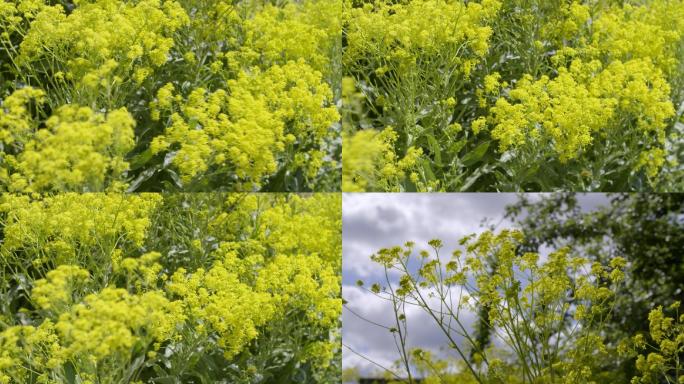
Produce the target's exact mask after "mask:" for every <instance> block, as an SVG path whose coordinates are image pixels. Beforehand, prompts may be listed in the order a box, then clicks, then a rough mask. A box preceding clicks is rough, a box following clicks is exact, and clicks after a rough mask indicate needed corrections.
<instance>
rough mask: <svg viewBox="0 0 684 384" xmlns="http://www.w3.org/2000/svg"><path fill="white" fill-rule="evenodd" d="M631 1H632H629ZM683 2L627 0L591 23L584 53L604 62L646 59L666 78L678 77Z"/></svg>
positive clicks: (671, 0) (679, 75)
mask: <svg viewBox="0 0 684 384" xmlns="http://www.w3.org/2000/svg"><path fill="white" fill-rule="evenodd" d="M632 3H634V4H632ZM683 37H684V4H682V2H681V1H679V0H651V1H648V2H644V3H641V4H639V3H637V2H630V3H628V4H625V6H623V7H611V8H609V9H607V10H606V11H605V12H602V13H600V14H599V16H598V17H597V18H596V20H594V21H593V22H592V34H591V38H590V41H589V45H588V47H587V48H586V51H587V54H588V55H591V56H593V57H599V58H601V57H602V58H604V60H607V61H613V60H621V61H625V60H629V59H638V58H639V59H648V60H651V61H652V62H653V63H654V64H655V65H656V66H657V67H658V68H659V69H660V70H662V71H663V72H664V73H665V74H667V75H668V78H669V79H672V78H673V77H679V78H681V76H682V74H681V73H682V67H681V66H682V63H681V56H680V55H681V49H682V48H681V46H682V39H683Z"/></svg>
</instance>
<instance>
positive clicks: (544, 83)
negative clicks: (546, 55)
mask: <svg viewBox="0 0 684 384" xmlns="http://www.w3.org/2000/svg"><path fill="white" fill-rule="evenodd" d="M558 71H559V73H558V76H557V77H555V78H553V79H550V78H549V77H547V76H542V77H541V78H540V79H538V80H534V79H532V78H531V77H530V76H525V77H524V78H522V79H521V80H520V81H519V82H518V83H517V84H516V87H515V88H514V89H512V90H511V91H510V92H509V94H508V97H507V98H500V99H498V100H497V102H496V104H495V106H494V107H492V108H491V110H490V112H491V114H492V115H491V122H492V124H493V128H492V130H491V134H492V137H493V138H494V139H496V140H497V141H498V142H499V150H500V151H502V152H503V151H506V150H508V149H510V148H516V147H520V146H524V145H532V146H535V147H538V148H549V149H550V150H553V151H554V152H555V153H557V155H558V157H559V159H560V161H561V162H567V161H568V160H571V159H575V158H578V157H580V156H581V154H582V152H583V150H585V149H586V148H587V147H589V146H590V145H592V143H594V142H595V141H597V140H598V141H601V140H603V139H605V138H607V137H612V138H613V139H615V137H614V135H619V136H620V137H621V138H620V140H622V141H623V142H627V143H630V142H631V144H635V143H636V144H638V146H639V147H640V148H641V150H642V151H644V152H647V151H649V150H652V149H657V148H662V146H663V145H664V142H665V132H666V131H665V129H666V127H667V121H668V119H670V118H671V117H672V116H673V115H674V113H675V111H674V106H673V105H672V101H671V100H670V86H669V84H668V83H667V81H666V80H665V79H664V77H663V74H662V72H661V71H660V70H659V69H657V68H656V67H655V66H654V65H653V64H651V62H650V61H648V60H642V59H634V60H629V61H627V62H625V63H623V62H621V61H613V62H612V63H610V64H608V65H606V66H603V65H602V64H601V63H600V62H598V61H591V62H583V61H581V60H579V59H576V60H574V61H573V62H572V63H571V64H570V66H569V68H565V67H561V68H559V69H558ZM630 124H634V125H635V126H634V129H633V130H632V131H631V132H624V131H622V129H623V128H624V126H625V125H630ZM649 153H657V152H649ZM644 165H645V166H647V167H648V169H647V173H648V174H649V175H650V176H651V177H653V176H655V175H656V174H657V173H658V171H659V168H660V165H662V162H660V164H658V163H657V162H652V163H648V164H633V168H635V170H636V169H638V168H640V167H642V166H644Z"/></svg>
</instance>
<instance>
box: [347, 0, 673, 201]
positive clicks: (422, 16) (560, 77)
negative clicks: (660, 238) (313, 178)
mask: <svg viewBox="0 0 684 384" xmlns="http://www.w3.org/2000/svg"><path fill="white" fill-rule="evenodd" d="M344 15H345V26H344V32H345V37H346V40H345V41H346V45H345V47H344V53H343V59H342V62H343V65H344V76H345V79H344V81H343V91H342V92H343V94H342V100H343V111H342V112H343V126H344V129H343V131H344V134H343V140H344V152H345V154H346V155H345V156H344V172H343V185H344V187H343V189H344V190H349V191H354V190H368V191H461V190H493V191H498V190H537V191H548V190H556V189H564V190H578V191H587V190H602V191H625V190H674V191H678V190H681V189H682V185H684V184H683V183H684V171H683V169H682V166H681V165H680V163H681V162H682V146H681V142H682V139H681V130H682V127H684V126H683V125H682V122H681V118H682V113H683V112H684V108H682V102H684V94H683V90H684V23H682V21H681V20H682V19H683V18H682V17H683V16H684V3H682V1H681V0H648V1H619V2H618V1H598V2H597V1H583V0H572V1H565V0H563V1H556V0H553V1H548V0H544V1H539V0H532V1H528V0H481V1H468V2H461V1H451V0H410V1H401V2H396V1H373V2H361V1H353V0H349V1H345V10H344ZM371 132H372V133H371ZM379 132H386V133H384V134H382V135H380V134H379ZM388 136H392V137H394V139H393V140H391V142H388V141H387V139H386V137H388ZM386 152H389V153H390V155H389V156H390V158H388V155H383V153H386Z"/></svg>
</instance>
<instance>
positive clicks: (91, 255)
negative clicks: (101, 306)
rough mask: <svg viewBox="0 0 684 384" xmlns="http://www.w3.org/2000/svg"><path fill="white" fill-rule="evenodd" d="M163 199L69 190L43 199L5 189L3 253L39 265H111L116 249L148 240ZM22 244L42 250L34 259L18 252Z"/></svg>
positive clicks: (9, 259) (27, 248) (34, 252)
mask: <svg viewBox="0 0 684 384" xmlns="http://www.w3.org/2000/svg"><path fill="white" fill-rule="evenodd" d="M160 201H161V197H160V196H159V195H152V194H140V195H130V196H124V195H114V194H111V195H105V194H82V195H80V194H74V193H66V194H60V195H56V196H54V197H46V198H44V199H42V200H31V199H30V198H29V197H28V196H15V195H4V196H2V198H1V199H0V202H1V204H0V212H2V213H3V214H4V215H6V218H5V220H4V227H3V232H4V241H3V243H2V245H1V246H0V255H1V256H2V257H3V260H4V261H5V262H16V263H19V264H25V263H29V264H32V265H33V266H35V267H38V266H40V265H43V264H46V265H49V264H51V263H55V264H57V265H61V264H80V265H87V264H89V263H92V262H96V263H98V264H101V265H99V267H101V268H106V267H107V266H108V265H110V264H111V263H112V260H111V256H110V253H111V252H113V250H114V249H116V248H122V249H126V248H129V247H140V246H142V244H143V242H144V240H145V237H146V233H147V229H148V228H149V226H150V224H151V222H150V215H151V213H152V212H153V211H154V210H155V209H156V207H157V205H158V204H159V202H160ZM20 249H23V250H25V251H26V252H28V253H29V254H32V255H39V256H38V257H36V258H35V259H33V260H26V259H25V258H22V257H18V258H17V257H15V256H13V254H14V252H16V251H18V250H20ZM98 258H101V259H98Z"/></svg>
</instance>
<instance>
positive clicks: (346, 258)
mask: <svg viewBox="0 0 684 384" xmlns="http://www.w3.org/2000/svg"><path fill="white" fill-rule="evenodd" d="M540 197H541V196H540V195H528V198H530V199H539V198H540ZM578 200H579V203H580V206H581V207H582V208H583V209H584V210H590V209H593V208H594V207H596V206H599V205H602V204H605V203H606V201H607V198H606V197H605V196H604V195H601V194H589V195H583V196H581V197H580V198H579V199H578ZM515 201H517V195H516V194H512V193H511V194H508V193H491V194H490V193H474V194H467V193H455V194H411V193H404V194H374V193H363V194H349V193H347V194H344V195H343V207H342V208H343V209H342V210H343V214H342V220H343V224H342V239H343V241H342V245H343V246H342V249H343V263H342V269H343V289H342V292H343V293H342V294H343V297H344V298H345V300H347V302H348V303H347V305H346V307H345V309H344V311H343V315H342V324H343V330H342V337H343V342H344V344H345V345H346V346H347V347H344V348H343V350H344V352H343V366H344V367H345V368H348V367H356V368H358V369H359V370H360V372H361V373H362V374H363V375H371V374H372V373H373V372H377V371H378V370H379V369H378V368H377V367H375V366H374V364H372V363H370V362H369V361H368V360H366V359H364V358H363V357H361V356H359V355H358V354H361V355H363V356H365V357H367V358H368V359H369V360H372V361H373V362H375V363H378V364H380V365H382V366H385V367H390V366H391V365H392V363H393V362H394V361H396V360H397V358H398V354H397V350H396V347H395V344H394V341H393V338H392V336H391V334H390V333H389V332H388V331H387V330H385V329H383V328H380V327H378V326H375V325H373V324H370V323H369V322H367V321H365V320H362V319H361V318H359V316H360V317H363V318H365V319H368V320H371V321H373V322H375V323H379V324H382V325H386V326H392V323H393V319H392V316H393V312H392V309H391V304H390V303H388V302H386V301H384V300H381V299H378V298H376V297H375V296H374V295H373V294H372V293H370V292H367V291H366V290H364V289H363V288H359V287H357V286H356V281H357V280H363V281H364V282H366V286H370V285H371V284H372V283H374V282H378V283H382V281H383V278H384V271H383V268H382V267H381V266H379V265H377V264H375V263H374V262H372V261H371V260H370V255H371V254H373V253H374V252H376V251H377V250H379V249H381V248H385V247H392V246H397V245H402V244H404V243H405V242H406V241H409V240H410V241H414V242H415V243H416V249H417V250H420V249H426V248H427V244H426V243H427V241H429V240H430V239H434V238H439V239H441V240H442V241H443V242H444V244H445V250H447V252H450V251H451V250H453V249H454V248H455V247H456V245H457V242H458V239H459V238H461V237H462V236H464V235H468V234H470V233H477V232H481V231H483V230H484V228H483V225H484V224H486V225H496V226H497V228H499V229H501V228H509V227H510V226H511V223H510V222H508V221H507V220H505V219H504V218H503V215H504V208H505V207H506V205H508V204H510V203H513V202H515ZM357 315H359V316H357ZM406 316H407V318H408V326H409V340H408V343H409V345H410V346H413V347H421V348H424V349H431V350H435V351H437V350H439V347H440V346H441V345H443V344H444V341H443V336H442V335H441V333H440V332H439V331H438V330H437V329H435V327H432V326H430V325H431V324H432V323H431V319H430V318H428V315H427V314H426V313H423V312H421V311H420V310H418V309H413V310H408V311H407V313H406ZM462 320H463V321H464V322H465V323H467V324H470V323H472V322H473V321H474V316H473V315H472V314H470V313H466V314H464V316H462ZM350 348H351V349H353V350H354V351H355V352H356V353H353V352H352V351H351V350H350Z"/></svg>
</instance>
